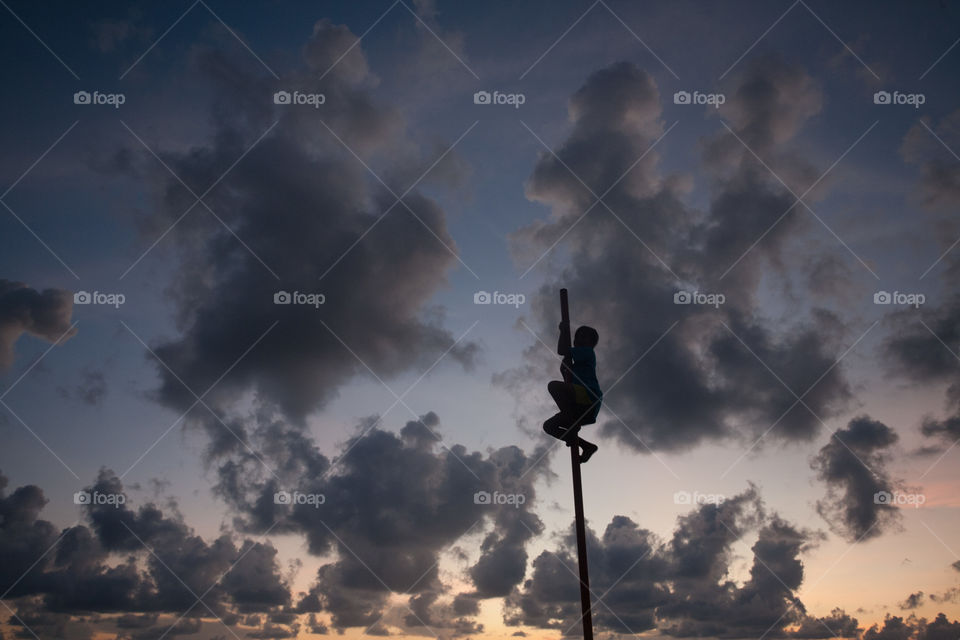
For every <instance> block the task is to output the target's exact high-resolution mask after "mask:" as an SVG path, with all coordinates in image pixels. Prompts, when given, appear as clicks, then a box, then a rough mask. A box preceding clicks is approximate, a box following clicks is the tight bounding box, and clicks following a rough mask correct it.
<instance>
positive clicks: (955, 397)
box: [884, 295, 960, 453]
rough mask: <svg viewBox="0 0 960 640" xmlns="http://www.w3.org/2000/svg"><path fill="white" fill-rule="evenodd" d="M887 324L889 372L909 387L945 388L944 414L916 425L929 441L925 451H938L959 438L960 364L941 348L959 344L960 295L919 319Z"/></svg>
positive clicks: (899, 316)
mask: <svg viewBox="0 0 960 640" xmlns="http://www.w3.org/2000/svg"><path fill="white" fill-rule="evenodd" d="M891 321H892V322H893V324H894V328H895V331H894V332H893V333H892V334H891V335H890V337H889V338H887V340H886V341H885V343H884V353H885V355H886V356H887V359H888V364H889V370H890V373H891V374H893V375H896V376H898V377H902V378H904V379H906V380H909V381H910V382H911V383H913V384H927V385H930V384H946V385H947V391H946V399H945V403H944V404H945V408H946V411H947V415H946V416H944V417H941V418H937V417H934V416H929V415H928V416H925V417H924V418H923V420H922V422H921V424H920V432H921V433H922V434H923V435H924V436H926V437H928V438H931V439H932V442H931V444H930V445H928V446H927V447H925V450H927V451H930V452H932V453H936V452H938V451H942V450H943V449H944V448H946V447H948V446H951V445H952V444H953V443H954V442H956V441H957V440H958V439H960V362H958V361H957V357H956V355H955V354H954V353H953V352H952V351H951V350H950V349H949V348H948V347H947V346H945V345H951V344H957V343H958V341H960V296H957V295H953V296H952V297H951V298H949V299H948V300H947V301H945V302H943V303H941V304H940V305H937V306H931V307H930V308H924V309H923V310H922V311H921V312H920V318H919V319H918V318H917V317H916V315H914V314H909V315H908V314H904V313H899V314H895V315H894V316H892V318H891ZM921 322H922V323H921ZM924 325H926V326H924Z"/></svg>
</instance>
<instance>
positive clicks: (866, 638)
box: [862, 613, 960, 640]
mask: <svg viewBox="0 0 960 640" xmlns="http://www.w3.org/2000/svg"><path fill="white" fill-rule="evenodd" d="M958 632H960V622H957V621H956V620H954V621H952V622H951V621H950V620H949V619H948V618H947V616H946V615H945V614H943V613H938V614H937V617H936V618H934V619H933V620H932V621H930V622H928V621H927V619H926V618H917V617H916V616H913V615H911V616H910V617H908V618H907V619H906V620H904V619H903V618H902V617H900V616H891V615H887V617H886V618H884V621H883V626H882V627H880V626H878V625H873V626H871V627H870V628H869V629H867V630H866V631H865V632H864V633H863V636H862V640H908V639H911V640H950V638H955V637H956V634H957V633H958Z"/></svg>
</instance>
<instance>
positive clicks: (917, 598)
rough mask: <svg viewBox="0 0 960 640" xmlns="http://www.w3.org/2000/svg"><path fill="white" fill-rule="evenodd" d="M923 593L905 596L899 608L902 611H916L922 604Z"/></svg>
mask: <svg viewBox="0 0 960 640" xmlns="http://www.w3.org/2000/svg"><path fill="white" fill-rule="evenodd" d="M923 600H924V593H923V591H917V592H915V593H911V594H910V595H909V596H907V599H906V600H904V601H903V602H901V603H900V608H901V609H904V610H909V609H916V608H918V607H919V606H920V605H922V604H923Z"/></svg>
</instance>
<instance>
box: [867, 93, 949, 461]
mask: <svg viewBox="0 0 960 640" xmlns="http://www.w3.org/2000/svg"><path fill="white" fill-rule="evenodd" d="M958 125H960V111H954V112H953V113H951V114H949V115H948V116H946V117H944V118H943V119H941V120H940V122H938V123H937V122H932V121H931V120H930V119H929V118H926V119H923V120H922V122H918V123H917V124H916V125H914V126H913V127H911V129H910V131H908V132H907V134H906V135H905V136H904V139H903V144H902V145H901V148H900V152H901V155H902V156H903V158H904V160H906V161H907V162H908V163H910V164H913V165H915V166H917V167H918V169H919V171H920V177H919V184H918V195H919V198H920V200H921V202H922V204H923V206H924V208H925V210H926V211H925V214H926V215H928V216H933V218H932V220H931V224H932V226H933V228H934V229H935V231H936V237H937V239H938V241H939V242H940V243H941V246H940V247H939V248H938V249H937V253H939V254H940V255H939V259H938V256H937V254H934V255H931V256H929V264H930V267H929V268H928V269H927V271H929V272H930V273H931V275H937V274H939V277H940V278H941V279H942V282H943V285H944V287H945V297H938V298H936V299H934V300H931V303H929V304H926V305H924V307H923V309H922V310H920V311H919V314H917V313H913V314H909V313H903V312H901V313H897V314H893V315H892V316H891V317H890V321H891V323H892V325H893V328H894V332H893V333H892V334H891V335H890V336H889V338H888V339H887V340H886V341H885V343H884V352H885V355H886V356H887V357H888V363H889V370H890V373H891V374H893V375H895V376H898V377H901V378H903V379H906V380H909V381H910V382H912V383H913V384H927V385H929V384H946V385H947V392H946V401H945V409H946V415H945V416H943V417H939V418H938V417H934V416H930V415H928V416H926V417H924V419H923V421H922V422H921V425H920V431H921V433H922V434H923V435H924V436H927V437H928V438H931V439H932V443H931V444H928V445H926V446H924V447H922V448H921V449H920V453H931V454H935V453H939V452H942V451H943V450H944V449H945V448H946V447H949V446H952V445H953V443H954V442H956V441H957V440H960V362H958V359H957V355H956V353H955V349H954V348H953V347H951V345H956V344H958V342H960V295H957V294H956V293H953V289H952V287H953V285H954V283H955V282H956V279H957V276H958V275H960V253H958V252H957V251H956V250H954V249H955V247H953V246H952V245H953V243H954V240H955V239H956V238H957V236H958V235H960V225H958V224H957V218H956V207H957V204H958V203H960V166H958V164H957V162H956V159H955V158H954V157H953V156H951V155H950V154H949V152H947V151H946V150H945V149H944V148H943V146H942V145H943V144H946V145H948V146H954V145H957V144H960V133H958V132H960V129H958ZM931 132H933V134H935V136H936V137H934V135H932V134H931ZM937 138H939V140H938V139H937ZM935 260H936V261H937V262H936V264H934V261H935ZM918 275H921V274H918ZM922 275H924V276H926V273H925V272H924V273H923V274H922ZM918 315H919V318H918V317H917V316H918Z"/></svg>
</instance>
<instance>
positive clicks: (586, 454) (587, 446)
mask: <svg viewBox="0 0 960 640" xmlns="http://www.w3.org/2000/svg"><path fill="white" fill-rule="evenodd" d="M599 448H600V447H598V446H597V445H595V444H593V443H592V442H587V441H586V440H584V441H583V453H581V454H580V464H583V463H584V462H586V461H587V460H589V459H590V458H591V456H593V454H595V453H596V452H597V450H598V449H599Z"/></svg>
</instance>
